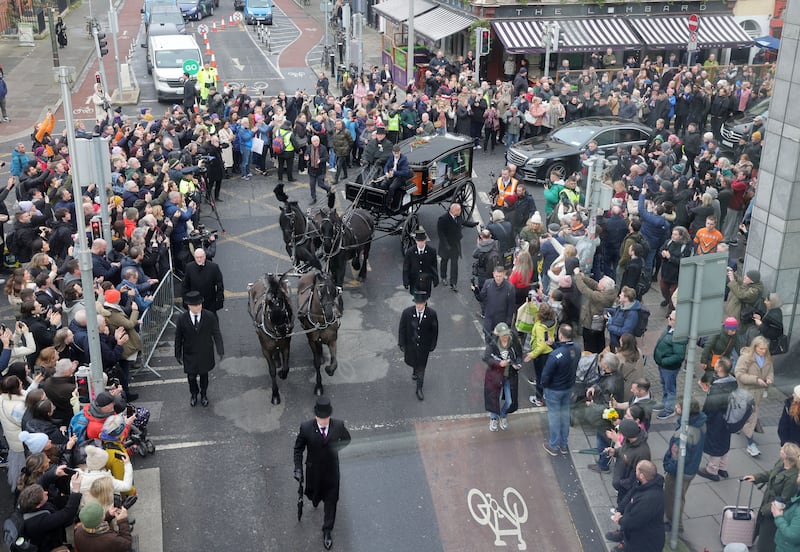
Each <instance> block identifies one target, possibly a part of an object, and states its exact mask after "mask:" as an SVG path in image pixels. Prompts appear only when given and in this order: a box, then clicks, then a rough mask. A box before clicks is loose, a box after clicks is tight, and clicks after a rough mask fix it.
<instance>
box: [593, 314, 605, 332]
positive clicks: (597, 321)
mask: <svg viewBox="0 0 800 552" xmlns="http://www.w3.org/2000/svg"><path fill="white" fill-rule="evenodd" d="M605 329H606V319H605V317H604V316H602V315H600V314H593V315H592V327H591V330H592V331H595V332H602V331H603V330H605Z"/></svg>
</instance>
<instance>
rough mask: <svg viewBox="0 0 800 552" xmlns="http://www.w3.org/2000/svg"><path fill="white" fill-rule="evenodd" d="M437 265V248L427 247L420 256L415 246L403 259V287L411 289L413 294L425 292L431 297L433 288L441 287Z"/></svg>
mask: <svg viewBox="0 0 800 552" xmlns="http://www.w3.org/2000/svg"><path fill="white" fill-rule="evenodd" d="M437 264H438V263H437V259H436V249H435V248H433V247H431V246H430V245H426V246H425V249H424V250H423V251H422V254H421V255H420V253H419V249H417V246H416V244H414V245H413V246H411V247H410V248H409V249H408V251H406V256H405V258H404V259H403V286H405V287H407V288H409V290H410V291H411V293H412V294H413V293H414V292H415V291H424V292H425V293H427V294H428V297H430V295H431V291H432V289H433V287H434V286H438V285H439V270H438V268H437Z"/></svg>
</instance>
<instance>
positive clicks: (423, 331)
mask: <svg viewBox="0 0 800 552" xmlns="http://www.w3.org/2000/svg"><path fill="white" fill-rule="evenodd" d="M427 299H428V295H427V294H426V293H424V292H421V291H418V292H417V293H415V294H414V305H413V306H411V307H408V308H407V309H405V310H404V311H403V314H401V315H400V328H399V329H398V331H397V344H398V346H399V347H400V350H401V351H403V360H404V361H405V363H406V364H408V365H409V366H411V368H412V369H413V371H414V372H413V374H412V376H411V377H412V379H414V380H416V382H417V391H416V395H417V399H419V400H424V399H425V394H424V393H423V392H422V384H423V382H424V380H425V368H426V366H427V364H428V355H429V354H430V353H431V352H432V351H433V350H434V349H436V341H437V340H438V339H439V319H438V318H437V316H436V311H435V310H433V309H432V308H430V307H428V305H427Z"/></svg>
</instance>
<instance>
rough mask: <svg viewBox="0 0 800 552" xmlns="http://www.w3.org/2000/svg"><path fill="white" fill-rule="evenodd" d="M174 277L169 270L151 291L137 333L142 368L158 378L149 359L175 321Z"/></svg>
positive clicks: (159, 375)
mask: <svg viewBox="0 0 800 552" xmlns="http://www.w3.org/2000/svg"><path fill="white" fill-rule="evenodd" d="M174 278H175V274H174V273H173V271H172V270H170V271H168V272H167V273H166V274H165V275H164V278H162V279H161V282H159V284H158V287H157V288H156V291H155V293H153V303H152V304H151V305H150V308H148V309H147V310H146V311H145V313H144V315H143V316H142V323H141V325H140V326H139V327H140V330H139V335H140V337H141V338H142V368H145V369H147V370H149V371H150V372H152V373H153V374H155V375H156V376H157V377H159V378H163V377H162V376H161V374H159V373H158V372H157V371H156V370H154V369H153V367H152V366H150V359H152V358H153V353H155V350H156V347H158V343H159V341H161V336H162V335H164V331H165V330H166V329H167V326H172V327H175V323H174V322H173V321H172V314H173V313H174V310H173V308H174V306H175V283H174V280H173V279H174Z"/></svg>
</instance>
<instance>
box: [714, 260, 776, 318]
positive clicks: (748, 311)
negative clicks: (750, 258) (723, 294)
mask: <svg viewBox="0 0 800 552" xmlns="http://www.w3.org/2000/svg"><path fill="white" fill-rule="evenodd" d="M754 278H755V279H754ZM763 297H764V284H763V283H762V282H761V273H760V272H759V271H758V270H749V271H747V273H745V276H744V277H743V278H742V277H741V276H739V275H738V274H737V273H736V272H734V271H733V269H732V268H730V267H729V268H728V300H727V301H725V307H724V309H723V313H724V314H725V316H726V317H728V316H732V317H733V318H735V319H737V320H738V321H739V322H741V323H742V325H745V326H747V325H750V324H752V323H753V313H754V312H757V311H759V310H760V314H764V312H766V311H765V310H763V309H764V304H763V303H764V302H763V299H762V298H763Z"/></svg>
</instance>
